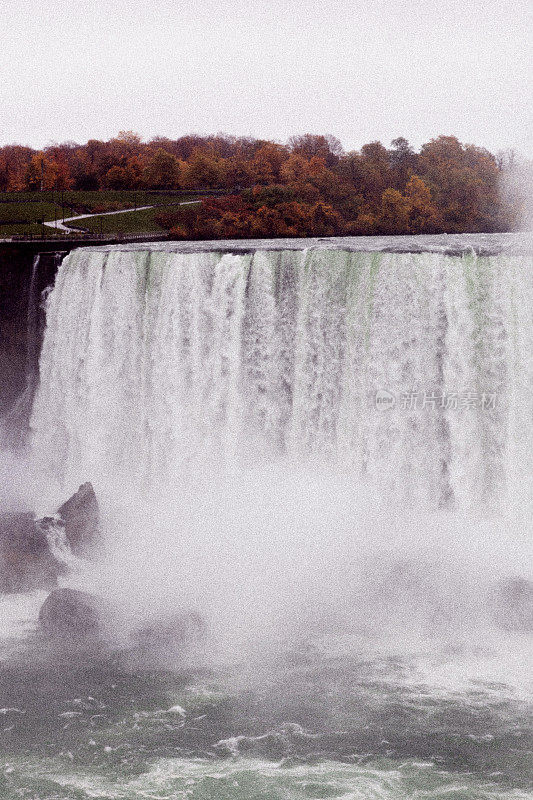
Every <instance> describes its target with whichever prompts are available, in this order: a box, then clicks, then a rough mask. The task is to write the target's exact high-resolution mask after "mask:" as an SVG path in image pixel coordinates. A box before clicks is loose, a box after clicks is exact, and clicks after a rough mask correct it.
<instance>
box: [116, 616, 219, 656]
mask: <svg viewBox="0 0 533 800" xmlns="http://www.w3.org/2000/svg"><path fill="white" fill-rule="evenodd" d="M204 633H205V623H204V621H203V619H202V617H201V616H200V614H198V612H196V611H179V612H177V613H175V614H172V615H171V616H170V617H164V618H162V619H152V620H149V621H148V622H147V623H145V624H144V625H143V626H142V627H140V628H138V629H137V630H135V631H134V632H133V634H132V639H133V641H134V642H135V644H136V645H137V646H138V647H139V648H140V649H141V650H144V651H147V650H148V651H149V650H172V649H174V648H180V647H181V646H183V645H184V644H188V643H190V642H193V641H197V640H198V639H200V638H201V637H202V636H203V635H204Z"/></svg>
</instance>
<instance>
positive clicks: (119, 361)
mask: <svg viewBox="0 0 533 800" xmlns="http://www.w3.org/2000/svg"><path fill="white" fill-rule="evenodd" d="M531 253H532V248H531V243H524V241H523V240H522V239H521V238H520V237H512V236H505V237H497V236H474V237H468V236H467V237H452V236H450V237H414V238H411V239H404V238H403V237H396V238H391V239H377V238H376V239H357V240H354V239H350V240H323V241H317V240H305V241H287V242H261V243H258V242H241V243H224V244H222V243H211V244H209V243H207V244H198V245H191V244H190V243H189V244H175V245H174V244H169V243H166V244H162V245H155V244H154V245H150V247H148V246H147V245H138V246H120V247H111V248H96V249H90V248H87V249H80V250H77V251H74V252H72V253H71V254H70V255H69V256H68V257H67V258H65V260H64V261H63V263H62V264H61V266H60V269H59V272H58V274H57V278H56V282H55V287H54V289H53V291H52V292H51V294H50V295H49V297H48V299H47V309H46V311H47V320H46V332H45V338H44V344H43V348H42V352H41V358H40V370H39V372H40V375H39V388H38V391H37V394H36V397H35V401H34V405H33V411H32V416H31V422H30V428H31V431H30V433H31V463H32V469H33V472H32V475H34V476H36V477H35V482H37V483H39V487H40V489H42V495H43V497H44V496H45V495H46V493H47V491H48V490H50V494H51V495H54V502H55V505H54V503H52V504H51V506H50V507H57V501H58V500H59V498H64V497H65V496H66V495H67V494H69V493H71V492H72V491H73V490H74V489H76V488H77V486H78V485H79V484H80V483H82V482H84V481H87V480H90V481H92V482H93V483H94V485H95V488H96V491H97V494H98V496H99V500H100V501H101V508H102V515H103V519H102V532H103V537H104V539H105V542H104V545H105V546H104V552H103V557H102V558H101V560H100V561H99V562H98V563H96V564H94V565H92V567H91V568H90V569H89V568H88V567H87V565H86V564H85V563H81V562H77V560H76V559H73V557H72V555H71V553H70V551H69V549H68V548H66V545H65V539H64V531H63V530H62V528H61V526H54V524H52V525H51V528H50V531H49V532H48V533H49V544H50V546H51V548H52V550H53V552H54V553H55V554H56V556H57V557H58V558H59V559H60V560H62V561H63V562H64V563H65V565H66V566H67V567H68V568H69V569H70V570H71V573H72V568H74V573H73V574H74V579H75V585H76V586H77V587H79V588H83V589H84V590H88V591H90V592H93V593H95V594H98V595H100V601H101V602H102V604H103V605H102V606H101V607H102V608H107V613H108V614H109V619H108V620H106V622H108V627H107V629H106V631H107V632H106V637H110V638H104V639H103V640H100V641H98V643H97V644H96V645H95V644H94V643H93V645H92V646H91V647H89V648H88V649H84V648H83V647H82V648H81V650H79V649H78V650H77V649H76V648H74V649H73V650H67V651H64V650H62V649H61V648H60V647H59V648H58V647H57V645H55V646H51V645H50V644H49V643H48V645H46V644H45V645H43V643H42V641H41V640H40V639H37V642H35V641H34V642H31V641H30V643H29V644H28V648H29V653H30V657H28V656H27V654H26V652H25V651H23V652H22V655H21V656H17V653H15V656H14V657H12V659H11V660H9V659H8V660H6V661H5V663H1V664H0V689H3V691H4V696H5V703H4V701H2V703H0V705H4V704H5V708H3V709H0V732H2V731H3V735H4V736H5V737H6V739H5V741H6V750H5V753H7V756H6V758H7V757H9V759H10V760H9V762H6V764H7V766H6V770H5V774H4V776H2V773H1V772H0V793H1V791H2V789H3V788H5V791H6V797H19V796H24V797H26V796H28V797H29V796H30V795H31V796H32V797H35V798H38V800H51V798H64V799H65V800H70V798H71V797H79V798H80V800H81V799H83V800H88V798H89V797H91V798H94V797H97V798H98V797H99V798H102V800H110V798H113V800H119V798H120V799H121V800H140V798H146V797H161V798H163V797H164V798H171V797H172V798H178V797H179V798H191V799H192V800H207V798H210V800H249V799H250V798H255V800H303V798H320V797H330V798H337V800H341V798H342V800H369V799H370V798H379V799H381V800H406V798H411V797H413V798H420V800H422V798H425V800H437V799H439V800H440V798H450V800H451V798H453V800H459V798H461V800H491V799H492V800H526V799H527V798H530V797H531V794H528V792H530V790H531V787H532V786H533V779H532V776H531V769H530V768H531V752H532V750H533V740H532V739H531V728H530V719H531V708H532V701H533V686H532V685H531V669H530V662H531V632H532V628H533V617H532V613H533V611H532V609H531V605H532V604H533V584H532V583H531V580H530V578H531V574H530V573H531V563H532V562H531V557H530V554H531V550H530V544H531V536H530V533H531V510H532V508H533V496H532V492H533V488H532V484H533V481H532V479H531V475H532V474H533V424H532V421H533V391H532V390H533V269H532V266H533V263H532V255H531ZM53 483H55V484H57V491H56V487H55V486H52V484H53ZM38 599H39V601H40V599H41V598H38ZM183 609H185V611H186V612H187V614H186V616H185V618H184V617H183V616H182V617H179V616H178V620H179V623H178V626H177V632H176V627H175V626H176V617H175V616H174V617H173V616H172V615H173V614H175V612H176V610H181V611H183ZM191 612H193V613H191ZM24 613H26V611H24ZM180 613H181V612H180ZM187 615H188V616H187ZM184 619H185V622H184ZM202 620H203V621H204V622H203V623H202ZM204 624H205V628H204V627H202V626H203V625H204ZM173 625H174V627H173ZM199 630H200V631H203V634H202V635H201V636H200V637H199V639H194V641H192V642H191V641H189V642H188V643H187V640H186V638H185V640H184V638H183V637H184V636H185V637H186V636H187V635H189V634H190V632H191V631H193V632H194V631H196V632H198V631H199ZM184 631H185V633H184ZM187 631H189V633H187ZM176 636H177V640H176V639H175V638H173V637H176ZM180 636H181V638H180ZM176 641H177V645H176ZM47 647H49V649H46V648H47ZM78 647H79V645H78ZM32 648H33V649H32ZM43 648H44V649H43ZM17 658H18V660H17ZM51 667H52V668H51ZM4 712H5V713H4ZM2 714H4V716H5V724H4V725H2ZM3 752H4V751H2V750H1V749H0V753H3ZM34 756H35V757H34ZM2 780H3V781H4V783H2ZM9 792H11V794H9Z"/></svg>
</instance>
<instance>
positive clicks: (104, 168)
mask: <svg viewBox="0 0 533 800" xmlns="http://www.w3.org/2000/svg"><path fill="white" fill-rule="evenodd" d="M514 158H515V157H514V154H513V153H512V152H506V153H499V154H497V155H494V154H492V153H491V152H489V151H488V150H486V149H485V148H482V147H478V146H475V145H473V144H463V143H461V142H460V141H459V140H458V139H457V138H456V137H454V136H439V137H437V138H435V139H432V140H431V141H429V142H427V143H426V144H424V145H423V146H422V147H421V148H420V149H419V150H418V151H416V150H415V149H414V148H413V147H411V146H410V144H409V142H408V141H407V140H406V139H405V138H403V137H399V138H397V139H394V140H393V141H392V142H391V145H390V147H385V146H384V145H383V144H382V143H381V142H377V141H376V142H370V143H369V144H365V145H363V146H362V147H361V149H360V150H357V151H350V152H346V151H345V150H344V148H343V147H342V144H341V143H340V142H339V140H338V139H336V138H335V137H334V136H322V135H315V134H305V135H301V136H294V137H292V138H291V139H289V141H288V142H287V143H286V144H280V143H277V142H273V141H265V140H262V139H254V138H243V137H240V138H239V137H235V136H229V135H225V134H217V135H215V136H199V135H187V136H182V137H180V138H179V139H175V140H174V139H168V138H163V137H155V138H153V139H151V140H150V141H148V142H143V141H142V139H141V137H140V136H138V135H137V134H135V133H133V132H131V131H122V132H121V133H119V134H118V136H116V137H115V138H112V139H110V140H109V141H105V142H104V141H99V140H96V139H91V140H89V141H88V142H87V143H86V144H83V145H79V144H76V143H74V142H66V143H63V144H52V145H49V146H48V147H46V148H44V150H42V151H37V150H34V149H32V148H30V147H26V146H22V145H6V146H4V147H2V148H0V192H28V191H30V192H31V191H45V190H46V191H48V190H57V191H65V190H83V191H95V190H96V191H102V192H103V191H105V190H143V189H146V190H160V191H161V192H164V191H170V190H176V189H181V190H184V191H185V190H191V191H193V190H194V191H197V190H211V191H212V192H213V195H211V196H208V197H204V199H203V200H202V202H201V204H200V205H196V206H192V205H191V206H182V207H175V208H171V209H168V208H167V209H166V210H162V211H161V212H159V213H158V215H157V217H156V219H157V223H158V224H159V225H160V226H161V227H162V228H164V229H165V230H167V231H168V232H169V234H170V235H171V236H172V237H173V238H178V239H219V238H254V237H294V236H335V235H365V234H406V233H410V234H419V233H440V232H446V233H462V232H470V233H474V232H498V231H507V230H513V229H515V228H516V227H517V225H518V221H519V219H520V216H521V207H520V200H519V199H517V197H515V196H514V195H509V193H506V192H504V191H502V183H503V178H504V176H505V174H506V171H508V170H509V169H511V168H512V167H513V160H514Z"/></svg>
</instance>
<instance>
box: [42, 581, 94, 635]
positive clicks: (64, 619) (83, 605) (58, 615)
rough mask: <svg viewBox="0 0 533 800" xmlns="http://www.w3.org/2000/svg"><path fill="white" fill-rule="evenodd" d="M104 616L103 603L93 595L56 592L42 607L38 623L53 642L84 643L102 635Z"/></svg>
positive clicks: (67, 591)
mask: <svg viewBox="0 0 533 800" xmlns="http://www.w3.org/2000/svg"><path fill="white" fill-rule="evenodd" d="M105 616H106V612H105V607H104V604H103V603H102V601H101V600H99V599H98V598H96V597H94V596H93V595H91V594H88V593H87V592H80V591H78V590H77V589H56V590H55V591H53V592H51V594H49V595H48V597H47V598H46V600H45V601H44V603H43V605H42V606H41V610H40V611H39V622H40V624H41V628H42V630H43V631H44V632H45V633H46V634H47V635H48V636H51V637H53V638H55V639H64V640H72V639H75V640H80V639H82V640H85V639H95V638H99V637H100V636H101V634H102V633H103V629H104V622H105Z"/></svg>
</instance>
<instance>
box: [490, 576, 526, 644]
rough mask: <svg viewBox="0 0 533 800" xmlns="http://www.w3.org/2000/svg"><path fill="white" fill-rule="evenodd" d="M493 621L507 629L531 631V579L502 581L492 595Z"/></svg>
mask: <svg viewBox="0 0 533 800" xmlns="http://www.w3.org/2000/svg"><path fill="white" fill-rule="evenodd" d="M493 609H494V621H495V622H496V624H497V625H498V626H499V627H500V628H502V629H503V630H507V631H520V632H522V633H533V581H528V580H526V579H525V578H510V579H509V580H506V581H502V582H501V583H500V584H499V586H498V587H497V589H496V590H495V592H494V596H493Z"/></svg>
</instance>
